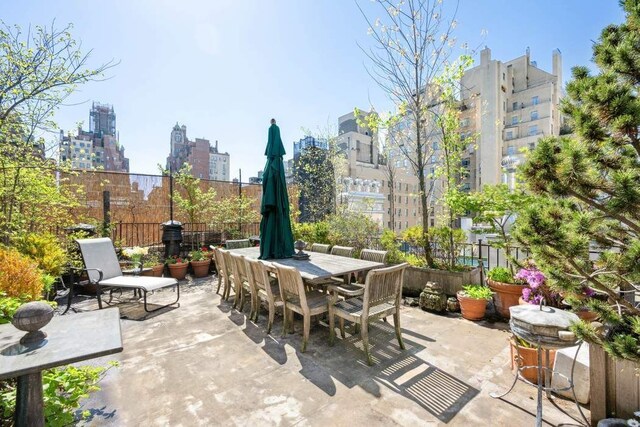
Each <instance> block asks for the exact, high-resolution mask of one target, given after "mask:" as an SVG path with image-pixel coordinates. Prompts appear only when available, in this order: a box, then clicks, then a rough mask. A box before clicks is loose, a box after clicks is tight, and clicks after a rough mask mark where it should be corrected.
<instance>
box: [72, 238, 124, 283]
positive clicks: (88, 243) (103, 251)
mask: <svg viewBox="0 0 640 427" xmlns="http://www.w3.org/2000/svg"><path fill="white" fill-rule="evenodd" d="M76 243H78V246H79V247H80V253H81V254H82V260H83V261H84V265H85V267H86V268H98V269H100V270H102V279H103V280H106V279H111V278H113V277H118V276H122V270H121V269H120V263H119V262H118V257H117V255H116V250H115V248H114V246H113V242H112V241H111V239H110V238H108V237H102V238H99V239H77V240H76ZM88 274H89V279H91V281H97V280H98V279H99V278H100V274H99V273H98V272H97V271H94V270H89V271H88Z"/></svg>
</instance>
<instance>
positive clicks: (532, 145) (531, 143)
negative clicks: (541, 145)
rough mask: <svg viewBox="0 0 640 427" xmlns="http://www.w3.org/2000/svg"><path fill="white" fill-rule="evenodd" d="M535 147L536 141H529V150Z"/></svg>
mask: <svg viewBox="0 0 640 427" xmlns="http://www.w3.org/2000/svg"><path fill="white" fill-rule="evenodd" d="M534 148H536V143H535V142H530V143H529V150H533V149H534Z"/></svg>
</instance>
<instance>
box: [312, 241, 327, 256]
mask: <svg viewBox="0 0 640 427" xmlns="http://www.w3.org/2000/svg"><path fill="white" fill-rule="evenodd" d="M329 248H331V245H325V244H322V243H314V244H312V245H311V248H310V249H309V251H310V252H318V253H321V254H328V253H329Z"/></svg>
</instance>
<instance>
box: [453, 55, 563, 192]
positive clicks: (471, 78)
mask: <svg viewBox="0 0 640 427" xmlns="http://www.w3.org/2000/svg"><path fill="white" fill-rule="evenodd" d="M461 88H462V91H461V93H462V108H463V110H462V113H461V125H460V128H461V129H460V132H461V134H462V135H463V137H469V138H473V137H476V139H475V144H474V145H475V147H474V146H471V147H470V148H469V150H468V151H467V154H466V156H465V157H464V159H463V165H464V166H466V167H468V168H469V172H470V174H469V177H468V179H467V180H466V182H465V183H464V188H465V189H467V190H469V191H474V190H480V189H481V188H482V186H483V185H485V184H498V183H501V182H502V183H506V184H509V185H510V186H511V187H513V184H514V182H515V181H514V180H515V169H516V167H517V166H518V165H519V164H520V163H521V162H522V161H523V159H524V156H523V154H522V152H521V151H522V149H523V148H528V149H533V148H534V147H535V146H536V143H537V141H538V139H540V138H541V137H543V136H549V135H559V134H560V128H561V126H562V117H561V114H560V110H559V105H560V99H561V98H562V55H561V53H560V51H559V50H557V49H556V50H554V51H553V53H552V70H551V72H547V71H544V70H541V69H540V68H538V67H537V65H536V62H535V61H532V60H531V58H530V52H529V49H528V48H527V50H526V53H525V54H524V55H523V56H521V57H519V58H516V59H513V60H511V61H508V62H502V61H498V60H495V59H491V50H490V49H489V48H484V49H483V50H482V51H481V52H480V64H479V65H477V66H476V67H474V68H471V69H470V70H467V71H466V72H465V73H464V76H463V77H462V81H461Z"/></svg>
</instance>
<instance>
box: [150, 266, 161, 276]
mask: <svg viewBox="0 0 640 427" xmlns="http://www.w3.org/2000/svg"><path fill="white" fill-rule="evenodd" d="M151 270H152V271H153V276H154V277H162V273H164V264H158V265H154V266H153V267H151Z"/></svg>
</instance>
